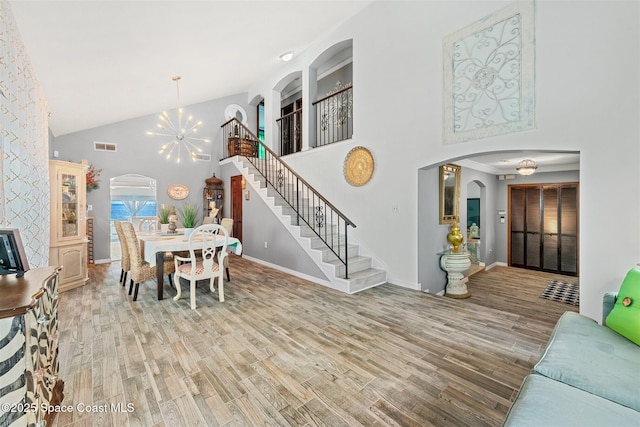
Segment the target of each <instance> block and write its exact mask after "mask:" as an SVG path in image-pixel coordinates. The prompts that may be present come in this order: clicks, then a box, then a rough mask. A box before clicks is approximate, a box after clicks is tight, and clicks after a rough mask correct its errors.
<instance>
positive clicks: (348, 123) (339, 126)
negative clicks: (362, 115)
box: [313, 83, 353, 147]
mask: <svg viewBox="0 0 640 427" xmlns="http://www.w3.org/2000/svg"><path fill="white" fill-rule="evenodd" d="M313 106H314V108H315V114H316V128H317V131H316V147H320V146H323V145H327V144H331V143H334V142H338V141H343V140H345V139H349V138H351V137H352V135H353V85H351V84H349V85H347V86H345V87H342V86H341V85H340V84H339V83H338V85H336V89H335V90H334V91H333V93H330V94H329V95H327V96H325V97H324V98H320V99H318V100H317V101H315V102H314V103H313Z"/></svg>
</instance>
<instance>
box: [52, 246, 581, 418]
mask: <svg viewBox="0 0 640 427" xmlns="http://www.w3.org/2000/svg"><path fill="white" fill-rule="evenodd" d="M231 263H232V264H231V269H232V277H233V279H232V281H230V282H227V283H225V302H224V303H220V302H219V301H218V299H217V296H216V294H211V293H210V292H209V290H208V287H207V286H199V287H198V289H197V291H196V292H197V299H198V309H197V310H191V309H190V307H189V304H188V302H187V300H181V301H177V302H176V301H173V299H172V298H171V297H172V296H173V295H174V294H175V290H173V289H171V288H170V287H169V285H168V284H166V285H165V286H166V288H165V300H163V301H157V299H156V293H155V289H154V288H155V285H154V283H153V281H147V282H145V283H143V284H142V285H141V289H140V293H139V296H138V301H136V302H134V301H132V299H131V297H130V296H129V295H128V293H127V290H128V289H127V288H126V287H122V286H120V284H119V283H118V278H119V275H120V267H119V265H118V263H113V264H111V265H108V264H106V265H96V266H94V267H92V268H91V269H90V283H89V284H88V285H87V286H84V287H81V288H76V289H73V290H70V291H68V292H64V293H62V294H60V306H59V307H60V308H59V311H60V313H59V318H60V319H59V325H60V331H59V341H60V342H59V349H60V355H59V359H60V377H61V379H63V380H64V381H65V398H64V401H63V404H67V405H73V406H75V405H77V404H79V403H81V404H84V405H92V404H104V405H111V404H112V403H114V404H117V403H122V404H125V405H126V404H132V405H133V407H134V411H133V412H130V413H129V412H114V411H107V412H104V413H99V414H88V413H79V412H77V411H76V412H72V413H68V414H59V415H58V416H57V417H56V419H55V420H54V421H53V423H52V425H54V426H58V427H67V426H84V425H87V426H89V425H118V426H137V425H141V426H170V427H177V426H181V425H188V426H194V425H206V426H226V427H230V426H248V425H267V424H270V425H279V426H286V425H291V426H326V425H331V426H357V425H365V426H430V425H434V426H498V425H500V424H501V422H502V419H503V418H504V415H505V414H506V411H507V410H508V407H509V404H510V402H511V400H512V399H513V398H514V396H515V395H516V393H517V390H518V387H520V384H521V383H522V380H523V378H524V376H526V375H527V373H528V372H529V370H530V369H531V367H532V366H533V364H534V363H535V362H536V361H537V360H538V358H539V357H540V355H541V353H542V352H543V350H544V347H545V345H546V342H547V340H548V339H549V336H550V334H551V331H552V330H553V326H554V324H555V322H556V321H557V319H558V318H559V317H560V315H561V314H562V313H564V312H565V311H577V307H574V306H570V305H566V304H563V303H559V302H554V301H548V300H544V299H541V298H540V294H541V293H542V291H543V290H544V288H545V287H546V285H547V284H548V283H549V282H550V281H551V280H553V279H558V278H559V279H561V280H562V279H564V280H570V281H577V278H573V277H572V278H563V276H559V275H554V274H548V273H542V272H536V271H529V270H520V269H513V268H507V267H497V268H494V269H491V270H486V271H482V272H479V273H477V274H474V275H473V276H472V277H471V278H470V280H469V282H468V287H469V290H470V292H471V294H472V296H471V298H469V299H465V300H457V299H450V298H445V297H438V296H434V295H430V294H425V293H423V292H418V291H413V290H409V289H404V288H401V287H397V286H393V285H389V284H385V285H381V286H378V287H376V288H373V289H368V290H365V291H362V292H360V293H358V294H355V295H347V294H344V293H340V292H337V291H333V290H331V289H328V288H325V287H322V286H320V285H316V284H313V283H310V282H307V281H305V280H302V279H299V278H296V277H293V276H290V275H287V274H285V273H282V272H280V271H276V270H273V269H270V268H268V267H265V266H262V265H259V264H256V263H253V262H251V261H248V260H245V259H243V258H241V257H232V258H231Z"/></svg>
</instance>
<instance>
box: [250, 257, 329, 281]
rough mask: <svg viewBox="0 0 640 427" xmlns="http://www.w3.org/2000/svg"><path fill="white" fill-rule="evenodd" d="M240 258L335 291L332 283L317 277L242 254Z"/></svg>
mask: <svg viewBox="0 0 640 427" xmlns="http://www.w3.org/2000/svg"><path fill="white" fill-rule="evenodd" d="M242 258H244V259H248V260H249V261H253V262H255V263H257V264H261V265H264V266H267V267H271V268H273V269H274V270H278V271H282V272H283V273H287V274H290V275H292V276H295V277H298V278H300V279H304V280H307V281H309V282H313V283H315V284H318V285H322V286H326V287H328V288H332V289H335V286H334V284H333V283H331V282H329V281H327V280H323V279H320V278H319V277H315V276H310V275H308V274H305V273H301V272H299V271H295V270H291V269H289V268H286V267H283V266H281V265H277V264H272V263H270V262H267V261H264V260H261V259H258V258H254V257H251V256H248V255H244V254H243V255H242Z"/></svg>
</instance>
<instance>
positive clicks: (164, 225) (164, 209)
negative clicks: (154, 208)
mask: <svg viewBox="0 0 640 427" xmlns="http://www.w3.org/2000/svg"><path fill="white" fill-rule="evenodd" d="M169 215H171V207H170V206H168V205H160V209H159V210H158V221H160V229H161V230H162V231H163V232H165V233H166V232H167V231H168V230H169Z"/></svg>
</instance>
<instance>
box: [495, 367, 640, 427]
mask: <svg viewBox="0 0 640 427" xmlns="http://www.w3.org/2000/svg"><path fill="white" fill-rule="evenodd" d="M638 423H640V412H637V411H634V410H633V409H630V408H627V407H625V406H622V405H618V404H617V403H614V402H612V401H610V400H606V399H603V398H601V397H598V396H595V395H593V394H590V393H587V392H584V391H582V390H579V389H577V388H575V387H571V386H569V385H567V384H563V383H561V382H559V381H555V380H552V379H549V378H546V377H543V376H541V375H536V374H531V375H529V376H527V377H526V378H525V379H524V382H523V383H522V387H520V391H519V392H518V396H517V397H516V400H515V402H513V405H511V408H509V412H508V413H507V416H506V418H505V420H504V423H503V425H504V426H563V427H565V426H580V427H582V426H637V425H638Z"/></svg>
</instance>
